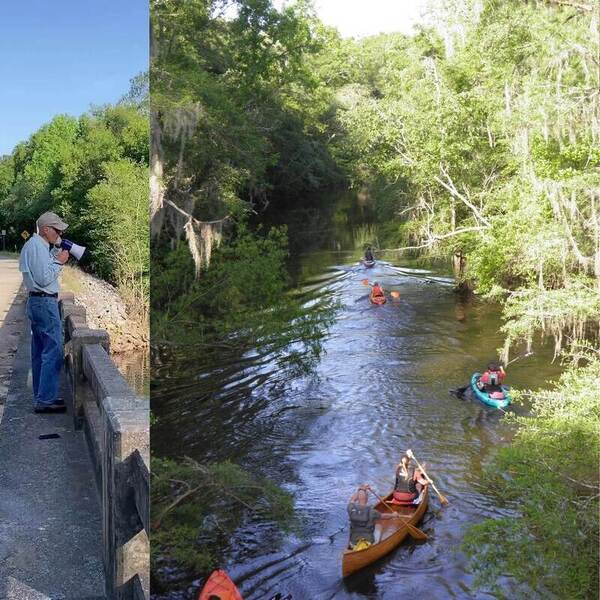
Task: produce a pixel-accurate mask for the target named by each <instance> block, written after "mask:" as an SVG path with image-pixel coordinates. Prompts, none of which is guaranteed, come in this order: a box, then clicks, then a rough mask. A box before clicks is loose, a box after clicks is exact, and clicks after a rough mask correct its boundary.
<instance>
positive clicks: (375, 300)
mask: <svg viewBox="0 0 600 600" xmlns="http://www.w3.org/2000/svg"><path fill="white" fill-rule="evenodd" d="M369 300H370V301H371V304H378V305H379V306H381V305H382V304H385V303H386V299H385V296H373V294H371V295H370V296H369Z"/></svg>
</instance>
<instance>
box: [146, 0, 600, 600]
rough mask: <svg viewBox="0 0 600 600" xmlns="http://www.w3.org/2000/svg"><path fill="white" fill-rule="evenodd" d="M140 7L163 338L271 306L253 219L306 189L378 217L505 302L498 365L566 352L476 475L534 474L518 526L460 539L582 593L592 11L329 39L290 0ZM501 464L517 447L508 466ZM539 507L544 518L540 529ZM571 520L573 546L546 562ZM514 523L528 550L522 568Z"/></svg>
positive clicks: (588, 547) (594, 268) (272, 286)
mask: <svg viewBox="0 0 600 600" xmlns="http://www.w3.org/2000/svg"><path fill="white" fill-rule="evenodd" d="M151 7H152V9H151V10H152V40H153V55H152V68H151V80H152V110H151V120H152V148H153V152H152V165H151V196H152V209H151V212H152V228H153V234H154V236H155V256H156V260H153V265H155V271H154V272H153V302H154V304H153V318H154V316H156V319H157V321H156V323H157V331H161V332H162V333H161V337H164V339H165V340H167V339H169V331H168V330H169V326H171V325H172V331H177V330H178V327H188V328H189V327H190V325H192V324H197V326H198V327H197V328H198V331H201V332H203V334H204V335H206V334H207V333H208V334H210V335H213V336H214V335H216V336H221V337H222V338H226V337H227V336H228V335H233V334H234V332H235V331H237V330H239V329H243V328H244V320H246V319H247V321H246V323H248V329H249V330H252V329H253V328H254V325H255V324H256V322H257V317H258V315H260V314H261V313H260V310H257V309H259V308H261V307H265V306H271V305H273V306H275V307H277V306H279V305H278V304H277V303H278V301H279V299H280V298H281V297H282V296H283V294H284V291H285V289H286V282H285V280H286V273H285V255H286V252H287V250H286V242H285V238H284V237H283V233H282V232H277V231H272V232H268V231H259V230H253V229H252V230H250V229H248V228H247V226H246V224H247V222H248V218H249V216H250V215H252V217H253V218H252V221H253V222H260V220H261V215H264V214H265V212H266V213H271V214H273V213H274V212H275V213H283V212H284V211H285V210H287V209H289V208H290V207H292V206H303V205H304V204H305V203H307V202H308V199H309V198H310V197H311V195H312V194H313V193H316V192H318V193H320V194H322V193H323V192H324V191H325V190H328V189H333V188H338V189H339V188H348V187H349V188H351V189H352V190H354V191H355V192H356V193H357V194H358V195H359V196H360V198H361V201H362V202H364V203H368V204H369V205H370V206H371V207H372V208H373V210H374V212H375V214H376V215H377V218H378V223H377V228H376V229H377V231H376V232H373V231H371V232H370V233H369V238H373V237H377V239H378V240H379V241H380V242H381V246H382V247H384V248H388V249H393V250H394V251H395V252H396V255H402V254H405V253H408V254H411V255H420V256H424V257H427V258H430V259H431V258H441V259H444V260H448V261H451V262H452V264H453V266H454V271H455V276H456V278H457V282H458V284H459V288H460V290H461V291H462V292H464V293H470V292H473V291H474V292H476V293H478V294H480V295H483V296H485V297H486V298H489V299H492V300H496V301H500V302H501V303H502V304H503V306H504V318H505V334H506V344H505V346H504V347H503V348H502V349H499V351H500V352H501V354H502V355H503V358H504V359H505V360H508V359H509V354H510V353H511V352H512V351H513V350H514V349H515V348H518V347H520V346H525V347H527V348H528V347H529V346H530V345H531V344H532V341H533V339H534V338H535V336H538V335H542V336H551V337H552V338H553V340H554V344H555V351H556V352H555V354H556V356H555V358H556V359H558V360H560V359H563V358H565V359H566V360H567V362H568V363H569V364H570V367H569V370H567V372H566V373H565V375H564V377H563V379H561V382H560V383H559V384H558V386H557V388H556V389H555V390H554V391H550V392H536V393H535V394H534V397H535V403H534V411H535V413H534V417H533V418H532V419H531V420H528V419H524V420H521V421H520V422H519V423H520V425H521V433H520V434H519V436H517V438H516V440H515V442H514V444H513V446H511V448H509V449H507V450H504V451H502V452H501V453H500V454H499V456H498V459H497V461H496V463H495V465H494V466H493V467H492V469H491V471H490V482H494V481H496V479H497V478H496V475H494V473H497V472H498V470H500V471H501V472H503V473H504V474H505V476H506V477H508V478H509V479H508V481H509V483H507V486H509V487H510V486H511V485H514V486H515V489H519V486H520V485H521V483H519V482H520V481H525V480H527V479H529V480H533V481H536V482H537V481H544V482H547V483H548V486H546V485H545V484H544V485H542V484H540V485H539V486H538V485H533V486H531V487H529V488H528V489H527V494H524V493H522V494H520V495H518V496H516V497H515V498H514V500H515V504H514V505H515V506H516V507H517V510H519V511H520V512H521V514H522V518H521V519H520V520H519V524H518V526H515V527H514V528H512V529H511V535H510V536H498V535H496V536H495V537H492V536H493V535H494V532H497V528H498V527H499V526H500V525H499V524H498V523H496V522H492V523H485V524H484V525H482V526H481V527H480V528H478V529H477V530H476V532H475V533H473V535H472V536H471V537H470V538H469V539H470V540H471V542H469V544H468V548H469V550H470V551H471V553H472V554H473V557H474V565H475V567H477V568H478V569H480V570H482V571H483V573H484V575H485V573H486V569H485V568H484V564H485V559H486V557H487V556H488V554H486V553H489V552H491V550H490V549H489V546H488V545H486V543H485V540H488V542H491V540H492V539H493V540H494V549H495V551H496V552H499V553H500V554H501V555H502V556H505V557H510V558H506V560H505V562H504V563H502V562H500V563H499V564H503V566H504V567H506V571H508V573H509V574H510V575H511V576H513V577H515V578H516V579H518V580H520V581H522V582H523V583H526V584H527V585H528V586H529V587H530V589H532V590H534V591H535V592H536V593H538V594H540V595H544V594H545V593H546V592H548V591H549V592H550V593H553V594H559V595H560V592H561V590H565V589H569V586H570V585H572V586H574V587H575V588H577V590H578V591H577V592H576V593H580V592H579V590H580V589H581V590H583V591H582V592H581V594H582V596H581V597H585V594H586V593H589V590H591V589H592V587H593V585H594V584H595V585H597V578H596V575H595V574H594V573H595V569H593V568H592V567H593V564H594V562H595V560H596V559H597V557H598V554H597V548H598V523H597V519H592V518H587V517H586V516H585V515H584V512H586V511H587V512H588V513H589V515H597V512H598V470H597V468H596V469H593V468H592V466H593V465H592V462H591V461H593V460H595V461H596V465H597V459H598V455H597V446H596V445H593V444H591V442H592V440H591V439H590V432H592V431H593V430H594V428H596V429H595V430H596V431H597V429H598V421H599V418H598V399H597V397H594V395H593V394H592V395H589V396H586V394H585V392H584V389H586V388H588V389H594V387H595V386H594V385H593V381H594V377H595V376H596V375H595V374H596V369H597V358H595V354H594V352H589V351H586V352H582V351H581V350H580V349H581V348H582V346H583V345H585V344H589V345H591V346H592V347H594V346H597V344H598V342H599V340H600V330H599V328H598V322H599V321H600V303H599V301H598V297H599V293H600V194H599V191H598V190H599V189H600V172H599V166H600V143H599V142H600V126H599V117H598V113H599V101H600V98H599V94H598V89H599V88H600V81H599V69H598V51H599V50H598V15H597V13H595V12H594V10H593V9H592V6H591V5H588V4H587V3H585V2H571V1H570V0H564V1H561V2H554V1H553V0H537V1H533V2H521V1H517V0H507V1H504V2H498V1H496V0H478V1H475V0H447V1H445V2H436V3H433V4H432V15H431V27H427V26H422V27H419V28H418V29H417V30H416V32H415V34H414V35H413V36H407V35H403V34H385V35H383V34H382V35H378V36H374V37H370V38H366V39H363V40H348V39H342V38H341V37H340V36H339V35H338V33H337V32H336V31H335V30H334V29H331V28H328V27H326V26H324V25H323V24H322V23H320V22H319V21H318V19H317V18H316V16H315V14H314V11H313V9H312V7H311V4H310V3H309V2H304V1H301V2H296V3H294V4H291V5H288V6H286V8H284V9H282V11H277V10H275V9H274V8H273V7H272V6H271V4H270V2H268V1H267V0H264V1H261V2H250V1H247V0H240V1H237V2H233V1H231V2H216V1H214V2H213V1H211V0H194V1H193V2H188V3H185V4H182V3H178V2H174V1H170V0H154V1H153V2H152V3H151ZM321 197H322V198H326V197H327V196H326V195H325V194H322V196H321ZM266 255H268V256H266ZM245 259H248V260H245ZM240 261H241V262H240ZM153 268H154V267H153ZM251 281H252V283H251ZM247 292H251V293H247ZM221 300H226V301H221ZM278 310H280V309H279V308H277V310H276V312H277V311H278ZM284 313H285V311H284ZM209 330H211V331H209ZM313 332H314V330H313ZM309 337H310V336H309ZM303 339H308V338H303ZM581 381H585V382H587V384H586V385H585V386H582V385H581V384H580V382H581ZM596 396H597V395H596ZM534 432H537V433H535V434H534ZM563 449H565V452H566V454H565V455H563V454H562V450H563ZM590 449H594V452H595V454H594V455H593V456H592V453H590V452H589V451H590ZM586 453H587V455H586ZM584 455H585V456H584ZM526 456H530V457H532V458H531V460H529V459H527V460H525V457H526ZM541 456H545V459H544V461H538V460H537V458H539V457H541ZM507 457H516V458H519V460H520V462H519V464H518V467H517V468H516V470H514V472H513V471H511V469H507V466H508V462H507V460H508V459H507ZM521 459H523V460H521ZM563 465H564V466H565V468H563ZM566 467H568V468H572V469H573V472H575V473H577V476H576V477H572V475H570V474H569V473H571V471H569V470H567V469H566ZM570 478H574V479H577V481H581V482H583V483H585V485H582V486H579V484H573V483H572V482H571V480H570ZM513 479H514V480H515V482H516V483H514V484H513V483H512V481H513ZM491 484H492V483H490V485H491ZM550 484H552V485H553V484H556V486H557V487H558V489H560V490H562V491H564V492H565V493H564V494H562V493H550V492H549V486H550ZM498 489H500V488H498ZM590 490H591V491H590ZM505 491H506V490H502V492H501V493H505ZM588 491H589V494H588ZM525 496H527V498H526V499H524V497H525ZM539 506H543V507H544V511H543V512H544V513H547V514H550V515H553V520H554V527H553V528H549V527H542V526H541V514H542V513H541V512H536V511H537V510H538V509H536V508H535V507H539ZM565 507H567V508H568V512H567V513H562V511H563V510H567V508H565ZM569 511H570V512H569ZM561 514H563V515H564V518H562V519H561V518H560V515H561ZM572 524H576V525H577V526H578V529H577V534H576V535H577V536H579V537H578V539H577V547H578V549H579V551H578V553H571V552H563V553H562V554H561V556H560V558H558V557H556V552H557V550H556V549H557V548H558V547H559V543H562V544H567V540H568V534H569V532H570V531H572V527H571V525H572ZM574 535H575V534H574ZM486 536H487V537H486ZM531 537H533V538H534V539H535V540H536V544H538V545H539V547H538V548H537V549H538V550H539V553H538V554H537V557H538V558H540V557H543V560H535V561H533V563H532V567H531V569H528V568H527V567H526V565H527V564H528V562H529V561H530V559H531V557H532V548H533V547H534V546H533V545H529V544H528V540H529V539H530V538H531ZM477 540H478V541H479V542H481V543H476V541H477ZM567 545H568V544H567ZM582 553H585V554H586V557H588V558H590V557H591V558H590V560H589V561H588V560H580V556H581V554H582ZM490 573H491V574H490ZM487 574H488V575H490V577H493V572H490V571H489V570H488V571H487ZM572 576H573V577H576V580H575V579H573V578H572ZM488 581H489V577H488ZM578 583H579V584H581V587H577V584H578ZM590 586H592V587H590ZM571 591H572V593H573V589H571Z"/></svg>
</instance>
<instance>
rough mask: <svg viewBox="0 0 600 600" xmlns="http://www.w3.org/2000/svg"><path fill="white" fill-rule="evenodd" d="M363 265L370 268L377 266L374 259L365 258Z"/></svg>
mask: <svg viewBox="0 0 600 600" xmlns="http://www.w3.org/2000/svg"><path fill="white" fill-rule="evenodd" d="M362 262H363V265H365V267H367V269H370V268H371V267H374V266H375V261H374V260H364V259H363V261H362Z"/></svg>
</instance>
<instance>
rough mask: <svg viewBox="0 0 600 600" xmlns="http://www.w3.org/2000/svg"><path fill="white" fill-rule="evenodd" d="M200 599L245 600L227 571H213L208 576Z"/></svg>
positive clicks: (199, 596)
mask: <svg viewBox="0 0 600 600" xmlns="http://www.w3.org/2000/svg"><path fill="white" fill-rule="evenodd" d="M198 600H244V599H243V598H242V595H241V594H240V592H239V591H238V589H237V587H235V583H233V581H231V579H230V578H229V575H227V573H225V571H221V570H220V569H219V570H218V571H213V573H212V574H211V576H210V577H209V578H208V580H207V581H206V583H205V584H204V587H203V588H202V591H201V592H200V594H199V595H198Z"/></svg>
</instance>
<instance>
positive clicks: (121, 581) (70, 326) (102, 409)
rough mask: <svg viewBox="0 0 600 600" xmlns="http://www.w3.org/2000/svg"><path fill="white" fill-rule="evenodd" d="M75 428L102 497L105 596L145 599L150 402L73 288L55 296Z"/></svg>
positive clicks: (147, 542)
mask: <svg viewBox="0 0 600 600" xmlns="http://www.w3.org/2000/svg"><path fill="white" fill-rule="evenodd" d="M60 311H61V317H62V319H63V324H64V331H65V354H66V372H67V377H68V382H69V385H70V387H71V398H72V400H73V418H74V426H75V428H76V429H81V428H83V429H84V431H85V435H86V439H87V442H88V445H89V448H90V454H91V457H92V462H93V464H94V469H95V475H96V482H97V484H98V489H99V492H100V496H101V501H102V513H103V524H102V536H103V547H104V557H103V558H104V571H105V576H106V596H107V597H108V598H110V599H112V598H116V599H119V600H130V599H134V600H138V599H139V600H142V599H146V600H147V599H148V598H149V578H150V576H149V573H150V551H149V540H148V532H149V487H150V485H149V483H150V482H149V464H150V462H149V460H150V446H149V408H150V407H149V401H148V399H146V398H142V397H140V396H138V395H136V394H135V393H134V392H133V391H132V390H131V389H130V388H129V386H128V385H127V382H126V381H125V379H124V378H123V376H122V375H121V373H120V372H119V371H118V370H117V367H116V366H115V364H114V363H113V361H112V360H111V358H110V355H109V350H110V338H109V335H108V333H107V332H106V331H104V330H98V329H90V328H89V327H88V324H87V320H86V311H85V307H83V306H79V305H76V304H75V303H74V296H73V294H63V295H62V296H61V301H60Z"/></svg>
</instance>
